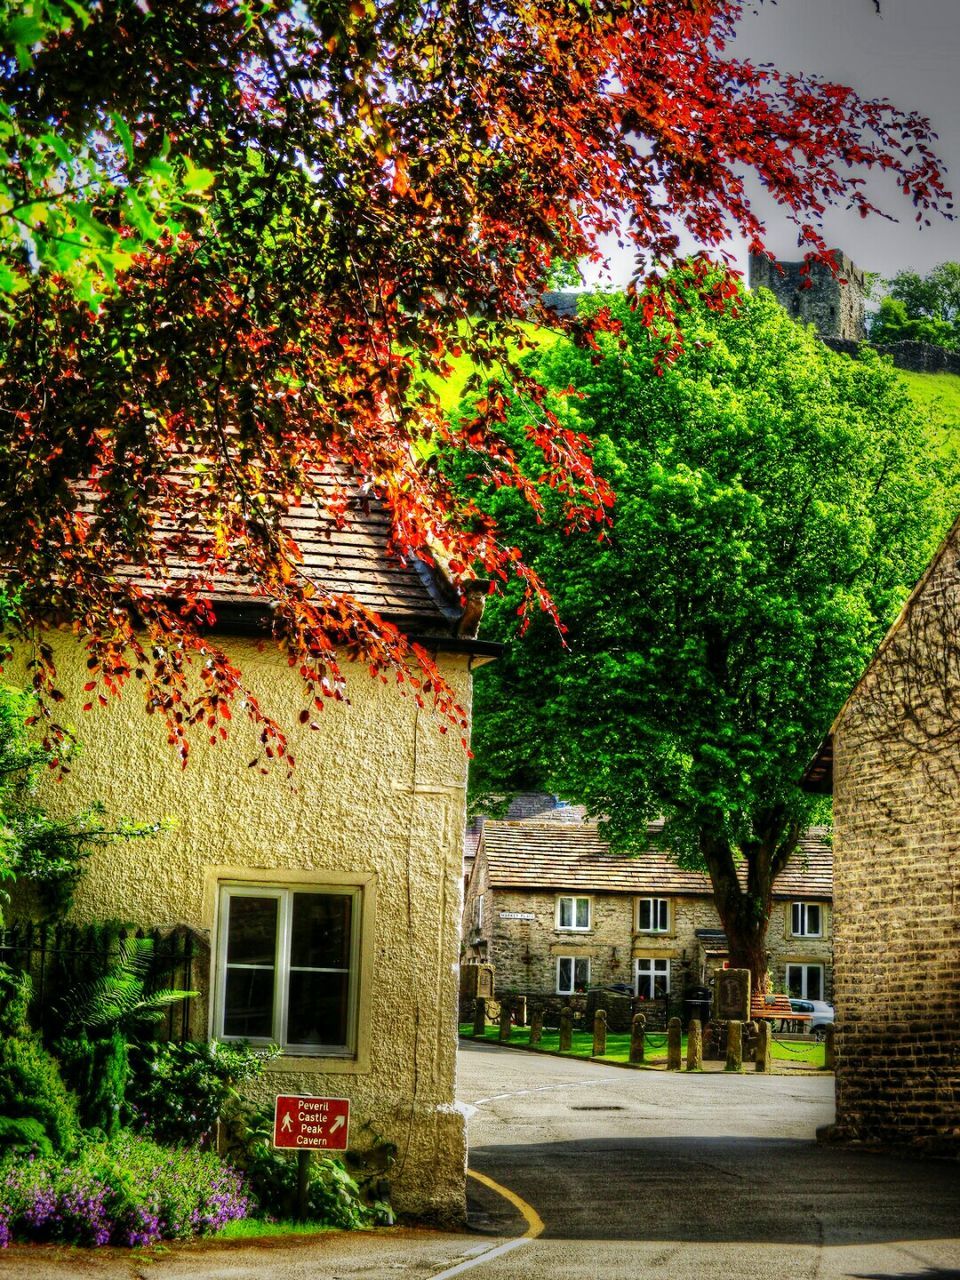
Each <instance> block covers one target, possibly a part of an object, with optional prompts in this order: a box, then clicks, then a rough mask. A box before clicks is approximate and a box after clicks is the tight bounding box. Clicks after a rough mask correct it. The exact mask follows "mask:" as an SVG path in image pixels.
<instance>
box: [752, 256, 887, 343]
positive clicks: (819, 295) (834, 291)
mask: <svg viewBox="0 0 960 1280" xmlns="http://www.w3.org/2000/svg"><path fill="white" fill-rule="evenodd" d="M839 258H840V262H841V270H842V272H843V278H844V279H845V280H846V282H847V283H846V284H841V283H840V281H839V280H838V279H837V278H836V277H835V276H834V275H833V273H832V272H831V271H830V269H829V268H828V267H825V266H823V265H822V264H821V263H818V262H814V263H812V264H811V265H810V271H809V275H808V276H804V275H803V274H801V270H802V267H803V263H802V262H770V261H769V259H767V258H765V257H763V256H761V255H757V254H751V256H750V287H751V288H752V289H757V288H764V289H769V290H770V292H771V293H772V294H773V295H774V297H775V298H776V299H777V301H778V302H779V303H780V305H781V306H782V307H783V308H784V310H785V311H786V312H787V313H788V314H789V315H791V316H792V317H793V318H794V319H795V320H799V321H800V323H801V324H812V325H814V326H815V327H816V330H817V332H818V333H819V334H820V336H821V337H823V338H828V337H829V338H847V339H850V340H851V341H853V342H855V343H856V342H862V341H863V339H864V338H865V337H866V333H867V330H866V320H865V305H864V303H865V296H866V294H865V283H866V282H865V279H864V275H863V272H862V271H860V270H859V268H858V267H856V266H854V264H853V263H852V262H851V261H850V259H849V258H848V257H847V256H846V255H845V254H840V255H839ZM805 285H808V286H809V287H804V286H805Z"/></svg>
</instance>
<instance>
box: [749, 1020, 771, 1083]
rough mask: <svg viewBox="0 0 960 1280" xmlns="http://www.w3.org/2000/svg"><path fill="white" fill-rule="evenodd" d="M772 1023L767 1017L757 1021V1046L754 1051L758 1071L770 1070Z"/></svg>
mask: <svg viewBox="0 0 960 1280" xmlns="http://www.w3.org/2000/svg"><path fill="white" fill-rule="evenodd" d="M771 1038H772V1037H771V1034H770V1023H769V1022H767V1020H766V1019H765V1018H761V1020H760V1021H759V1022H758V1023H757V1047H756V1050H755V1051H754V1057H753V1061H754V1063H755V1064H756V1069H757V1071H769V1070H770V1066H771V1061H770V1040H771Z"/></svg>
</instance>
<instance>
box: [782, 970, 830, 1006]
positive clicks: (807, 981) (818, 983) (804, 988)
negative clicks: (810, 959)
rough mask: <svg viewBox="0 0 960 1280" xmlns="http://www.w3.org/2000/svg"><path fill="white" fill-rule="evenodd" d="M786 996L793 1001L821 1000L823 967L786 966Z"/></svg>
mask: <svg viewBox="0 0 960 1280" xmlns="http://www.w3.org/2000/svg"><path fill="white" fill-rule="evenodd" d="M787 995H788V996H792V997H793V998H794V1000H822V999H823V965H822V964H788V965H787Z"/></svg>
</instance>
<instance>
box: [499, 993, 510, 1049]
mask: <svg viewBox="0 0 960 1280" xmlns="http://www.w3.org/2000/svg"><path fill="white" fill-rule="evenodd" d="M512 1026H513V1006H512V1005H511V1003H510V1001H509V1000H501V1001H500V1043H501V1044H503V1042H504V1041H505V1040H509V1039H510V1032H511V1030H512Z"/></svg>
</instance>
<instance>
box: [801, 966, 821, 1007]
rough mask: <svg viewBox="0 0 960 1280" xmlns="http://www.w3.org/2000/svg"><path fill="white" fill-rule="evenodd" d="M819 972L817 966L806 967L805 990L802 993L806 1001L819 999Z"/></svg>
mask: <svg viewBox="0 0 960 1280" xmlns="http://www.w3.org/2000/svg"><path fill="white" fill-rule="evenodd" d="M820 979H821V970H820V966H819V965H815V964H810V965H807V989H806V991H805V992H804V993H803V994H804V995H805V996H806V997H807V999H808V1000H819V999H820V995H821V992H820Z"/></svg>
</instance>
